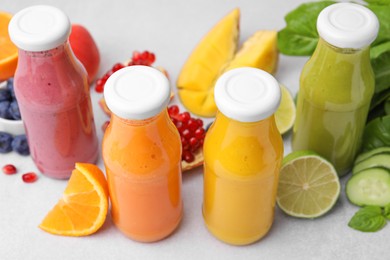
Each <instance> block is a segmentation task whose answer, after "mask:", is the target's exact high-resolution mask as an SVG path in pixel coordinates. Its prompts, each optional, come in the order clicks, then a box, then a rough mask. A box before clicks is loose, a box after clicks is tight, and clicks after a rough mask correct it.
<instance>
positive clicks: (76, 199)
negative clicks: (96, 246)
mask: <svg viewBox="0 0 390 260" xmlns="http://www.w3.org/2000/svg"><path fill="white" fill-rule="evenodd" d="M107 210H108V187H107V182H106V179H105V177H104V174H103V172H102V171H101V170H100V169H99V168H98V167H97V166H96V165H93V164H87V163H76V169H74V170H73V172H72V175H71V177H70V179H69V182H68V186H67V187H66V189H65V191H64V193H63V196H62V198H61V199H60V200H59V201H58V203H57V204H56V205H55V206H54V208H53V209H52V210H51V211H50V212H49V213H48V214H47V215H46V217H45V218H44V219H43V221H42V223H41V224H40V225H39V227H40V228H41V229H43V230H44V231H46V232H49V233H51V234H54V235H63V236H86V235H90V234H92V233H95V232H96V231H97V230H98V229H99V228H100V227H101V226H102V225H103V223H104V221H105V219H106V215H107Z"/></svg>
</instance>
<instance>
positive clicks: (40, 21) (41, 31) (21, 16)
mask: <svg viewBox="0 0 390 260" xmlns="http://www.w3.org/2000/svg"><path fill="white" fill-rule="evenodd" d="M70 28H71V25H70V21H69V18H68V17H67V16H66V14H65V13H64V12H63V11H61V10H60V9H58V8H56V7H53V6H48V5H35V6H31V7H27V8H25V9H23V10H21V11H19V12H18V13H16V14H15V15H14V16H13V17H12V19H11V21H10V23H9V26H8V30H9V34H10V38H11V40H12V41H13V43H14V44H15V45H16V46H17V47H18V48H19V49H23V50H26V51H46V50H50V49H53V48H55V47H58V46H60V45H61V44H63V43H64V42H66V40H67V39H68V37H69V34H70Z"/></svg>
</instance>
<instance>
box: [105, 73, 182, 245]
mask: <svg viewBox="0 0 390 260" xmlns="http://www.w3.org/2000/svg"><path fill="white" fill-rule="evenodd" d="M104 97H105V100H106V103H107V106H108V107H109V109H110V110H111V112H112V116H111V122H110V124H109V126H108V127H107V129H106V132H105V135H104V138H103V160H104V164H105V167H106V173H107V180H108V185H109V193H110V198H111V204H112V207H111V214H112V218H113V221H114V223H115V225H116V226H117V227H118V228H119V230H121V231H122V232H123V233H124V234H125V235H127V236H128V237H130V238H132V239H134V240H137V241H141V242H153V241H157V240H160V239H163V238H164V237H166V236H168V235H169V234H171V233H172V232H173V231H174V230H175V229H176V227H177V226H178V224H179V222H180V220H181V217H182V209H183V204H182V196H181V143H180V136H179V133H178V131H177V129H176V127H175V126H174V124H173V123H172V121H171V120H170V118H169V116H168V112H167V109H166V106H167V104H168V102H169V97H170V88H169V83H168V79H167V78H166V77H165V76H164V75H163V74H162V73H161V72H159V71H158V70H156V69H154V68H151V67H147V66H130V67H126V68H123V69H121V70H119V71H117V72H115V73H114V74H113V75H112V76H111V77H110V78H109V79H108V81H107V83H106V85H105V88H104Z"/></svg>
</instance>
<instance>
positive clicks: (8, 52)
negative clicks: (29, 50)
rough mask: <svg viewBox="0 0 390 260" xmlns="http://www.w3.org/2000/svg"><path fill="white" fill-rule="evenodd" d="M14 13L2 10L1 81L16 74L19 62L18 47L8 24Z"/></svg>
mask: <svg viewBox="0 0 390 260" xmlns="http://www.w3.org/2000/svg"><path fill="white" fill-rule="evenodd" d="M11 18H12V15H10V14H8V13H4V12H0V82H1V81H3V80H6V79H8V78H10V77H12V76H13V75H14V74H15V70H16V65H17V63H18V49H17V47H16V46H15V45H14V44H13V43H12V41H11V39H10V37H9V34H8V24H9V22H10V20H11Z"/></svg>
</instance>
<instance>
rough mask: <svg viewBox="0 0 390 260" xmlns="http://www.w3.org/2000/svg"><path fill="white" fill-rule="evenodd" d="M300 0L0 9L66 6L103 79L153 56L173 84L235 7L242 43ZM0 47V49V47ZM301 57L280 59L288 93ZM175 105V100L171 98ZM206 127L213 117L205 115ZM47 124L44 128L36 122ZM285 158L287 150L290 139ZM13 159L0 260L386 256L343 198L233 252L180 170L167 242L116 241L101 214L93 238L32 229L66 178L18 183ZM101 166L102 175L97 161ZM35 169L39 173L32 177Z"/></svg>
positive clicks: (100, 117) (278, 219)
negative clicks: (141, 55)
mask: <svg viewBox="0 0 390 260" xmlns="http://www.w3.org/2000/svg"><path fill="white" fill-rule="evenodd" d="M301 2H303V1H301V0H275V1H266V0H240V1H238V0H237V1H233V0H225V1H222V0H213V1H212V0H198V1H196V0H188V1H180V0H160V1H157V0H154V1H152V0H144V1H135V0H132V1H126V0H112V1H104V0H95V1H93V0H83V1H82V0H79V1H70V0H61V1H48V0H46V1H43V0H42V1H37V0H34V1H28V0H24V1H22V0H20V1H17V0H0V10H2V11H7V12H10V13H16V12H17V11H18V10H20V9H22V8H24V7H27V6H30V5H33V4H42V3H45V4H51V5H54V6H57V7H59V8H61V9H62V10H64V11H65V12H66V13H67V14H68V15H69V17H70V19H71V21H72V22H73V23H79V24H82V25H84V26H85V27H87V28H88V29H89V31H90V32H91V34H92V35H93V36H94V38H95V40H96V42H97V44H98V47H99V49H100V54H101V58H102V60H101V67H100V73H99V75H102V74H103V73H105V71H107V70H108V69H109V68H111V66H112V65H113V64H114V63H116V62H120V61H125V60H127V59H129V58H130V57H131V54H132V52H133V51H134V50H140V51H143V50H149V51H152V52H154V53H155V54H156V56H157V61H156V63H155V64H156V65H159V66H163V67H164V68H166V69H167V70H168V72H169V74H170V76H171V79H172V86H173V87H175V81H176V79H177V76H178V74H179V72H180V69H181V66H182V65H183V64H184V62H185V60H186V58H187V57H188V55H189V54H190V52H191V50H192V49H193V48H194V47H195V45H196V44H197V43H198V42H199V40H200V39H201V38H202V37H203V36H204V35H205V33H207V32H208V31H209V30H210V29H211V27H212V26H214V24H216V23H217V22H218V21H219V20H220V19H221V18H222V17H223V16H224V15H225V14H227V13H228V12H230V11H231V10H232V9H233V8H235V7H239V8H240V9H241V25H240V27H241V42H242V41H243V40H245V39H247V38H248V37H249V36H250V35H251V34H253V33H254V32H255V31H257V30H263V29H270V30H279V29H281V28H283V27H284V20H283V17H284V15H285V14H286V13H287V12H289V11H290V10H292V9H293V8H295V7H296V6H298V5H299V4H300V3H301ZM0 51H1V50H0ZM306 59H307V58H305V57H286V56H283V55H281V56H280V63H279V69H278V72H277V74H276V78H277V79H278V80H279V81H280V82H281V83H283V84H285V85H286V86H287V87H288V88H289V89H290V90H291V92H292V93H294V94H295V93H296V91H297V89H298V79H299V73H300V71H301V69H302V66H303V64H304V63H305V61H306ZM91 93H92V99H93V106H94V112H95V118H96V124H97V132H98V134H99V139H100V140H101V138H102V131H101V125H102V124H103V122H104V121H106V120H108V118H107V117H106V116H105V115H104V113H103V112H102V110H101V109H100V108H99V107H98V104H97V101H98V99H99V98H100V97H101V94H97V93H96V92H95V91H94V89H93V88H91ZM173 102H174V103H178V102H179V101H178V100H177V98H175V99H174V101H173ZM205 121H206V122H210V119H206V120H205ZM42 127H45V126H42ZM284 139H285V154H287V153H289V152H290V151H291V148H290V136H289V135H287V136H285V137H284ZM6 163H13V164H15V165H16V166H17V167H18V168H19V172H20V173H19V174H17V175H14V176H7V175H4V174H0V259H354V260H357V259H388V258H389V254H390V247H389V244H388V241H389V239H388V237H389V235H390V227H385V228H384V229H383V230H382V231H380V232H377V233H372V234H371V233H361V232H358V231H355V230H352V229H350V228H349V227H348V226H347V223H348V221H349V219H350V218H351V217H352V216H353V214H354V213H355V212H356V210H357V209H358V208H357V207H354V206H352V205H351V204H350V203H349V202H348V201H347V199H346V198H345V193H344V183H345V181H346V179H347V178H348V177H347V178H344V179H343V180H342V183H343V190H342V195H341V198H340V200H339V201H338V203H337V205H336V206H335V208H334V209H333V210H332V211H331V212H330V213H329V214H327V215H326V216H324V217H322V218H319V219H316V220H301V219H295V218H292V217H288V216H286V215H284V214H283V213H282V212H281V211H280V210H279V209H276V214H275V221H274V225H273V227H272V229H271V231H270V232H269V234H268V235H267V236H266V237H265V238H263V239H262V240H261V241H259V242H257V243H255V244H252V245H249V246H242V247H236V246H230V245H226V244H224V243H222V242H220V241H218V240H217V239H215V238H214V237H213V236H212V235H211V234H210V233H208V231H207V230H206V228H205V226H204V224H203V219H202V214H201V204H202V193H203V187H202V181H203V177H202V168H198V169H196V170H192V171H190V172H185V173H184V174H183V196H184V212H185V214H184V217H183V220H182V223H181V225H180V227H179V228H178V230H177V231H176V232H175V233H174V234H173V235H172V236H170V237H168V238H167V239H165V240H163V241H160V242H157V243H151V244H142V243H138V242H134V241H132V240H130V239H128V238H126V237H125V236H123V235H122V234H121V233H120V232H119V231H118V230H117V229H116V228H115V226H114V225H113V223H112V221H111V218H110V217H109V216H108V218H107V220H106V222H105V224H104V226H103V227H102V229H101V230H99V231H98V232H97V233H96V234H94V235H91V236H88V237H81V238H72V237H61V236H53V235H50V234H48V233H45V232H43V231H41V230H40V229H39V228H38V227H37V226H38V224H39V223H40V222H41V220H42V219H43V217H44V216H45V215H46V213H47V212H48V211H49V210H50V209H51V208H52V206H53V205H54V204H55V203H56V202H57V200H58V199H59V198H60V197H61V194H62V191H63V190H64V188H65V186H66V181H60V180H54V179H50V178H46V177H45V176H42V175H41V174H39V180H38V181H37V182H36V183H33V184H25V183H23V182H22V180H21V173H23V172H27V171H37V169H36V167H35V166H34V164H33V163H32V160H31V158H30V157H22V156H19V155H17V154H16V153H10V154H6V155H4V154H1V155H0V166H2V165H4V164H6ZM98 165H99V166H100V167H101V169H103V163H102V160H101V159H99V162H98ZM37 172H38V171H37Z"/></svg>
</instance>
